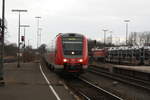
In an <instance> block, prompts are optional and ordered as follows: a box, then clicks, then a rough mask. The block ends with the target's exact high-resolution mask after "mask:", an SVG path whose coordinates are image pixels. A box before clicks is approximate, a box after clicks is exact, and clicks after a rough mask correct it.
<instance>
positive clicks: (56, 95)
mask: <svg viewBox="0 0 150 100" xmlns="http://www.w3.org/2000/svg"><path fill="white" fill-rule="evenodd" d="M40 71H41V73H42V75H43V77H44V79H45V81H46V82H47V84H48V86H49V88H50V89H51V91H52V92H53V93H54V95H55V97H56V98H57V100H61V99H60V97H59V96H58V94H57V93H56V91H55V89H54V88H53V87H52V85H51V84H50V82H49V80H48V78H47V77H46V75H45V74H44V72H43V70H42V67H41V65H40Z"/></svg>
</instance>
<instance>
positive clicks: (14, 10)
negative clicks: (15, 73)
mask: <svg viewBox="0 0 150 100" xmlns="http://www.w3.org/2000/svg"><path fill="white" fill-rule="evenodd" d="M12 12H18V13H19V23H18V55H17V56H18V63H17V67H18V68H19V67H20V13H21V12H27V10H19V9H13V10H12Z"/></svg>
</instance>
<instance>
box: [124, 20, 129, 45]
mask: <svg viewBox="0 0 150 100" xmlns="http://www.w3.org/2000/svg"><path fill="white" fill-rule="evenodd" d="M124 22H125V23H126V45H127V44H128V23H129V22H130V20H124Z"/></svg>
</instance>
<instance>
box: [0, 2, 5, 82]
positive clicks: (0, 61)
mask: <svg viewBox="0 0 150 100" xmlns="http://www.w3.org/2000/svg"><path fill="white" fill-rule="evenodd" d="M4 20H5V0H3V3H2V25H1V27H0V28H1V41H0V42H1V50H0V51H1V57H0V84H1V85H2V84H4V81H3V80H4V77H3V73H4V72H3V68H4V33H5V21H4Z"/></svg>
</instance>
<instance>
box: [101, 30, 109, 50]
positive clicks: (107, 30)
mask: <svg viewBox="0 0 150 100" xmlns="http://www.w3.org/2000/svg"><path fill="white" fill-rule="evenodd" d="M102 31H104V47H105V39H106V32H107V31H108V30H106V29H103V30H102Z"/></svg>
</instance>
